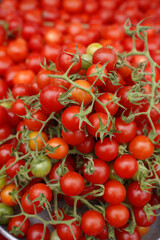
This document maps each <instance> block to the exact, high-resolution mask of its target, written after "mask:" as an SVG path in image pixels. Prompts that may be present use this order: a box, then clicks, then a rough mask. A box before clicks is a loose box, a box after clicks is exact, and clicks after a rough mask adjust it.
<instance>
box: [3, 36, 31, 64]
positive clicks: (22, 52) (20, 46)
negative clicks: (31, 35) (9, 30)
mask: <svg viewBox="0 0 160 240" xmlns="http://www.w3.org/2000/svg"><path fill="white" fill-rule="evenodd" d="M7 54H8V55H9V56H10V57H11V58H12V59H13V60H14V61H15V62H21V61H24V60H25V59H26V57H27V56H28V46H27V42H26V41H25V40H24V39H23V38H17V39H15V40H12V41H11V42H10V43H9V44H8V47H7Z"/></svg>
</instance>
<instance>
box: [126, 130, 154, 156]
mask: <svg viewBox="0 0 160 240" xmlns="http://www.w3.org/2000/svg"><path fill="white" fill-rule="evenodd" d="M142 149H143V151H142ZM129 151H130V153H131V154H132V155H133V156H134V157H135V158H137V159H140V160H145V159H146V158H149V157H150V156H151V155H152V154H153V152H154V145H153V143H152V142H151V141H150V140H149V138H148V137H146V136H144V135H139V136H136V137H135V138H133V140H132V141H131V142H130V143H129Z"/></svg>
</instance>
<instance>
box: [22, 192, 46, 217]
mask: <svg viewBox="0 0 160 240" xmlns="http://www.w3.org/2000/svg"><path fill="white" fill-rule="evenodd" d="M21 205H22V208H23V210H24V212H26V213H28V214H35V213H40V212H41V211H42V210H43V208H42V207H41V206H36V205H33V203H32V202H31V200H30V198H29V190H28V191H26V192H25V193H24V194H23V196H22V198H21Z"/></svg>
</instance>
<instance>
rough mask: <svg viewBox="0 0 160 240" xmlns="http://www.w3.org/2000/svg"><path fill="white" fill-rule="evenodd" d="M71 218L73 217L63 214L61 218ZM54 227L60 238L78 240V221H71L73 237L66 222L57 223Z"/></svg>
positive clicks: (79, 232)
mask: <svg viewBox="0 0 160 240" xmlns="http://www.w3.org/2000/svg"><path fill="white" fill-rule="evenodd" d="M72 218H73V217H70V216H65V217H64V219H63V220H66V221H67V220H71V219H72ZM56 229H57V234H58V236H59V238H60V239H61V240H74V239H76V240H78V239H79V238H80V235H81V228H80V226H79V225H78V222H73V223H71V229H72V232H73V234H74V237H73V234H72V232H71V229H70V228H69V226H68V225H66V224H58V226H57V228H56Z"/></svg>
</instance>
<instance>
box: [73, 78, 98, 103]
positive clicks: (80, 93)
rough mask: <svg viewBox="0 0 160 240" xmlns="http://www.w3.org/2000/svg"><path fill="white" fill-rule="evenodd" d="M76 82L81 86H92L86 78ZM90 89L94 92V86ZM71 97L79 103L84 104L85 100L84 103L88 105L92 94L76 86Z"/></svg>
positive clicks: (87, 87)
mask: <svg viewBox="0 0 160 240" xmlns="http://www.w3.org/2000/svg"><path fill="white" fill-rule="evenodd" d="M75 83H76V84H78V85H79V86H80V87H83V88H86V89H89V88H91V84H90V83H89V82H88V81H86V80H76V81H75ZM71 88H73V85H71V86H70V89H71ZM90 91H91V92H92V93H93V88H91V89H90ZM70 99H71V100H74V101H76V102H77V103H79V104H82V102H83V103H84V105H87V104H88V103H90V102H91V100H92V96H91V95H90V94H89V93H88V92H86V91H84V90H82V89H80V88H78V87H75V88H74V90H73V91H72V93H71V96H70Z"/></svg>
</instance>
